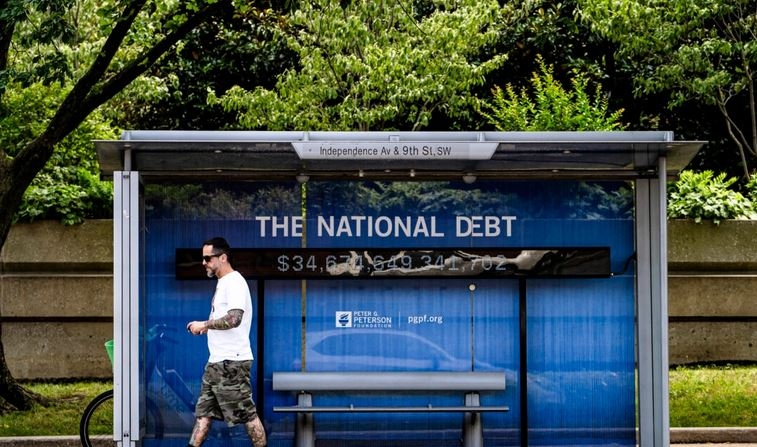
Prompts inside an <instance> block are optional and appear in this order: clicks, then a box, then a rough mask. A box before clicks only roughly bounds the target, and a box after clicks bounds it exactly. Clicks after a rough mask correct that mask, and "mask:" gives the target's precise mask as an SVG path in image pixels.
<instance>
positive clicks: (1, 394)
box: [0, 325, 50, 414]
mask: <svg viewBox="0 0 757 447" xmlns="http://www.w3.org/2000/svg"><path fill="white" fill-rule="evenodd" d="M49 403H50V401H49V400H48V399H46V398H45V397H43V396H42V395H40V394H37V393H34V392H32V391H29V390H27V389H26V388H24V387H22V386H21V385H20V384H19V383H18V382H17V381H16V379H14V378H13V375H12V374H11V372H10V370H9V369H8V364H7V363H6V362H5V351H4V349H3V342H2V326H1V325H0V414H5V413H8V412H10V411H16V410H30V409H31V408H32V407H33V406H34V404H39V405H48V404H49Z"/></svg>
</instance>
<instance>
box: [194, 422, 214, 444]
mask: <svg viewBox="0 0 757 447" xmlns="http://www.w3.org/2000/svg"><path fill="white" fill-rule="evenodd" d="M211 422H212V420H211V419H210V418H197V419H195V426H194V428H193V429H192V436H190V437H189V445H190V446H194V447H200V446H201V445H202V443H203V442H205V438H207V437H208V432H210V424H211Z"/></svg>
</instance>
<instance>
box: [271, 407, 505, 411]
mask: <svg viewBox="0 0 757 447" xmlns="http://www.w3.org/2000/svg"><path fill="white" fill-rule="evenodd" d="M273 411H274V412H275V413H421V412H423V413H434V412H438V413H460V412H471V413H488V412H504V411H510V407H505V406H478V407H476V406H454V407H434V406H426V407H354V406H350V407H303V406H291V407H273Z"/></svg>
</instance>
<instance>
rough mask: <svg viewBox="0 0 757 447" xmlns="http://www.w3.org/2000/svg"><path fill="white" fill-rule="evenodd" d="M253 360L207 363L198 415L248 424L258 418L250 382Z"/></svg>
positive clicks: (196, 412) (227, 421) (198, 403)
mask: <svg viewBox="0 0 757 447" xmlns="http://www.w3.org/2000/svg"><path fill="white" fill-rule="evenodd" d="M251 366H252V361H251V360H246V361H241V362H240V361H231V360H226V361H223V362H218V363H208V364H206V365H205V372H204V373H203V375H202V388H201V389H200V396H199V397H198V398H197V405H196V406H195V417H211V418H213V419H219V420H224V421H226V423H227V424H229V425H234V424H244V423H245V422H248V421H251V420H252V419H254V418H255V415H256V410H255V402H254V401H253V400H252V386H251V385H250V367H251Z"/></svg>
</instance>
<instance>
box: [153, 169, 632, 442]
mask: <svg viewBox="0 0 757 447" xmlns="http://www.w3.org/2000/svg"><path fill="white" fill-rule="evenodd" d="M600 186H603V187H604V188H602V187H600ZM145 202H146V205H147V213H146V214H147V219H146V223H145V246H144V250H145V259H146V261H145V272H146V278H145V280H144V282H145V284H144V288H143V290H144V297H143V304H142V309H141V312H142V315H143V316H144V320H143V326H142V328H140V331H141V333H142V334H143V338H144V340H145V341H144V349H143V353H142V354H143V357H142V361H141V365H140V366H141V367H142V368H143V370H144V371H145V380H144V381H143V382H144V383H142V392H143V393H144V398H145V401H146V402H147V403H148V404H149V405H147V408H146V410H145V412H146V414H145V417H146V423H145V431H146V441H145V445H159V446H167V445H181V446H183V445H186V440H187V437H188V435H189V431H190V429H191V423H192V419H193V416H192V401H193V399H194V398H196V396H197V393H198V391H199V380H200V375H201V373H202V369H203V365H204V363H205V361H206V360H207V355H208V352H207V346H206V339H205V338H204V337H193V336H190V335H188V334H187V333H186V330H185V326H186V323H187V322H188V321H190V320H195V319H203V318H205V317H206V315H207V314H208V312H209V303H210V298H211V296H212V293H213V289H214V287H215V281H214V280H210V279H207V278H202V275H201V274H200V275H198V277H197V278H196V279H177V276H176V267H177V262H178V261H177V259H176V253H177V250H178V249H190V250H191V249H196V250H197V256H198V258H199V256H200V248H201V244H202V241H203V240H205V239H207V238H209V237H212V236H217V235H220V236H224V237H226V238H227V239H228V240H229V242H230V243H231V245H232V247H233V248H249V249H261V248H266V249H276V248H300V247H308V248H324V249H328V248H335V247H339V248H355V247H373V248H385V247H391V248H399V249H401V248H466V247H476V248H484V249H485V248H495V249H496V248H497V247H500V248H501V247H515V248H518V247H521V248H522V247H607V248H609V253H610V256H611V259H610V261H611V262H610V264H611V266H610V267H611V269H612V271H613V272H615V273H616V275H614V276H613V277H610V278H604V279H562V280H556V279H550V280H533V279H528V280H526V282H525V283H524V284H525V287H524V288H523V289H521V283H520V282H519V280H518V279H512V278H502V279H498V278H497V279H495V278H475V279H466V278H414V279H393V278H384V279H310V280H301V279H298V278H296V277H293V278H292V279H276V280H272V279H266V278H262V279H261V280H253V279H249V278H248V283H249V285H250V288H251V291H252V293H253V296H254V306H255V309H256V310H255V312H256V314H255V316H254V320H253V329H252V332H251V340H252V342H253V343H252V345H253V354H254V355H255V357H256V362H255V364H254V367H253V372H252V380H253V388H254V397H255V399H256V402H257V403H258V406H259V408H258V410H259V413H260V414H261V415H262V417H263V419H264V422H265V424H266V428H267V429H268V431H269V437H270V445H271V446H278V445H291V443H292V439H293V432H294V424H295V417H294V415H292V414H283V413H274V412H273V410H272V408H273V406H279V405H294V404H295V395H294V394H292V393H288V392H273V390H272V383H271V380H272V374H273V372H275V371H300V370H305V371H365V370H368V371H488V370H495V371H505V373H506V382H507V387H506V390H505V391H504V392H490V393H483V394H482V395H481V402H482V404H483V405H507V406H509V407H510V411H509V412H503V413H487V414H484V415H483V416H482V419H483V421H484V437H485V440H486V445H488V446H513V445H520V443H521V441H523V440H524V435H523V434H522V433H521V428H522V425H523V424H524V423H526V422H527V423H528V426H529V428H530V430H529V433H528V436H529V440H530V441H531V442H533V443H549V444H551V445H563V444H565V445H567V444H569V443H571V442H573V443H575V440H576V439H579V441H580V442H583V441H587V440H588V441H591V442H594V443H596V444H597V445H603V444H613V443H615V444H625V443H627V442H628V441H629V439H633V437H632V432H633V427H634V424H635V410H634V406H633V401H634V377H633V365H634V352H633V346H634V331H633V303H634V297H633V283H634V281H633V272H632V271H630V272H625V273H624V269H626V267H627V266H628V265H629V264H628V259H629V258H630V257H631V256H632V254H633V234H632V231H633V220H632V217H631V215H630V213H631V212H632V210H631V208H630V205H629V203H630V196H628V191H627V188H625V186H624V185H622V184H617V183H612V184H610V183H607V184H604V185H588V184H584V183H581V182H477V183H475V184H473V185H467V184H463V183H457V182H420V183H411V182H407V183H399V182H398V183H383V182H360V183H358V182H352V183H350V182H343V183H339V182H334V183H314V182H311V183H308V184H306V185H299V184H295V183H286V184H282V183H235V184H204V185H182V186H168V185H148V186H147V188H146V193H145ZM197 268H201V264H200V265H198V267H197ZM200 273H203V271H202V270H200ZM521 290H523V291H524V292H525V293H526V302H527V307H526V309H521V308H520V307H519V298H520V297H519V294H520V293H521ZM522 311H526V316H527V318H528V319H527V320H526V321H527V324H526V326H525V327H523V328H521V327H520V322H521V312H522ZM259 331H260V332H259ZM523 331H526V338H525V339H521V333H522V332H523ZM259 333H260V334H262V337H258V334H259ZM161 334H163V335H162V336H161ZM522 342H526V345H524V346H522V345H521V343H522ZM521 349H526V350H527V353H528V357H527V358H528V363H527V373H528V383H527V384H523V383H521V382H522V380H521V376H523V374H524V371H523V365H521V364H520V358H521ZM526 385H527V386H526ZM523 393H526V397H527V399H526V402H527V408H524V407H522V405H521V395H522V394H523ZM315 399H316V403H317V404H319V405H341V406H343V405H349V404H353V405H397V406H406V405H414V406H424V405H428V404H429V403H431V404H433V405H435V406H438V405H461V404H462V396H461V394H460V393H452V392H449V393H448V392H444V393H437V392H424V393H397V392H387V393H380V394H378V395H376V394H370V393H323V394H320V395H317V396H315ZM610 403H613V405H610ZM610 407H612V408H610ZM524 413H526V414H525V415H524ZM525 416H527V417H525ZM462 419H463V416H462V414H460V413H450V414H446V413H444V414H442V413H417V414H405V413H375V414H320V415H317V416H316V418H315V421H316V430H317V436H318V438H319V439H321V440H324V441H323V442H326V441H325V440H328V439H330V440H335V441H334V442H335V444H334V445H364V440H365V439H366V437H367V438H370V439H377V440H379V441H381V442H387V443H391V442H397V441H398V440H402V442H404V443H410V444H413V443H415V444H416V445H428V442H429V440H433V445H435V446H439V445H458V444H459V439H460V436H461V427H462ZM629 433H630V435H629ZM629 436H630V437H629ZM424 443H425V444H424ZM248 444H249V441H248V440H247V439H246V436H245V435H244V433H243V432H242V431H241V430H240V428H239V427H236V428H234V429H232V430H228V429H227V428H226V427H225V426H224V424H217V425H216V426H214V428H213V433H212V435H211V439H210V440H209V441H208V443H207V444H206V445H224V446H225V445H235V446H236V445H240V446H241V445H248ZM403 445H404V444H403Z"/></svg>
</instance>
